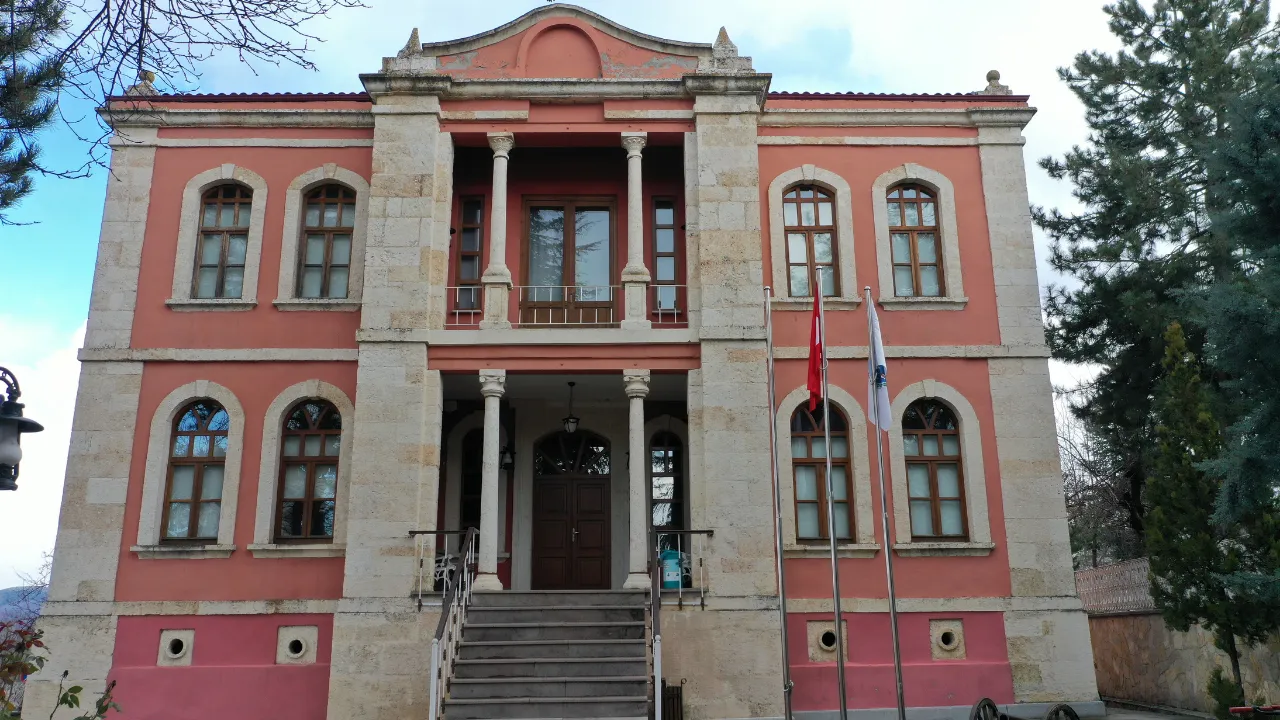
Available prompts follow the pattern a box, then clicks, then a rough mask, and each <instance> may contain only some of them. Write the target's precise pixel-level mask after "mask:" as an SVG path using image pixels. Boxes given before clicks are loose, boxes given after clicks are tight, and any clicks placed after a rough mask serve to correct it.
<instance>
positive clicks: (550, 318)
mask: <svg viewBox="0 0 1280 720" xmlns="http://www.w3.org/2000/svg"><path fill="white" fill-rule="evenodd" d="M515 290H516V293H517V295H516V296H517V297H518V298H519V302H520V325H521V326H523V327H530V326H535V327H547V326H583V327H612V326H614V325H616V324H617V323H618V319H619V318H618V315H619V313H618V302H617V301H618V298H619V297H620V296H621V293H620V292H619V289H618V286H616V285H517V286H516V288H515Z"/></svg>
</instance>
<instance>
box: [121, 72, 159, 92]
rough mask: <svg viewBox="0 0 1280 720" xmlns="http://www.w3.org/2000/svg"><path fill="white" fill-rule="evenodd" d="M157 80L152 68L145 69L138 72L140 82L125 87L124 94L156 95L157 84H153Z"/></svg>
mask: <svg viewBox="0 0 1280 720" xmlns="http://www.w3.org/2000/svg"><path fill="white" fill-rule="evenodd" d="M155 81H156V74H155V73H153V72H151V71H150V70H143V71H141V72H139V73H138V82H137V83H135V84H133V85H130V86H129V87H128V88H127V89H125V91H124V94H125V95H133V96H139V95H143V96H145V95H156V94H157V93H156V86H155V85H153V84H152V83H154V82H155Z"/></svg>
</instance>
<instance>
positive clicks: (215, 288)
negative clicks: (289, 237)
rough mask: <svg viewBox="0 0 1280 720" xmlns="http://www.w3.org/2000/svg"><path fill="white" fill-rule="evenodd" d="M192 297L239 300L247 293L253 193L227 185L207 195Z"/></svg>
mask: <svg viewBox="0 0 1280 720" xmlns="http://www.w3.org/2000/svg"><path fill="white" fill-rule="evenodd" d="M201 202H202V205H203V208H202V209H201V212H200V242H199V243H197V244H196V271H195V278H193V280H192V289H191V295H192V297H197V298H238V297H240V296H241V294H242V293H243V292H244V263H245V257H246V255H247V253H248V248H249V212H250V210H251V209H252V205H253V191H252V190H250V189H249V188H247V187H245V186H243V185H237V184H233V183H227V184H225V185H218V186H217V187H214V188H211V189H209V190H208V191H206V192H205V194H204V197H203V198H202V201H201Z"/></svg>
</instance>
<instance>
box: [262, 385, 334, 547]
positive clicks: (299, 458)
mask: <svg viewBox="0 0 1280 720" xmlns="http://www.w3.org/2000/svg"><path fill="white" fill-rule="evenodd" d="M341 448H342V416H341V415H340V414H339V413H338V410H337V408H335V407H334V406H333V405H332V404H331V403H329V402H328V401H325V400H318V399H311V400H304V401H302V402H300V403H298V405H296V406H295V407H294V409H293V412H291V413H289V415H288V416H287V417H286V418H285V421H284V432H283V442H282V443H281V444H280V492H279V496H278V497H279V500H278V503H277V504H278V508H277V514H276V528H277V531H276V538H277V540H300V539H309V540H331V539H333V520H334V512H335V510H336V508H337V497H338V454H339V451H340V450H341Z"/></svg>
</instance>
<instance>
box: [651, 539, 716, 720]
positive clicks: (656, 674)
mask: <svg viewBox="0 0 1280 720" xmlns="http://www.w3.org/2000/svg"><path fill="white" fill-rule="evenodd" d="M715 534H716V532H715V531H714V530H656V529H651V530H650V531H649V547H650V548H652V550H653V554H652V555H651V556H650V558H649V618H650V620H649V626H650V631H651V632H652V634H653V720H662V555H661V550H659V544H658V538H659V536H661V535H706V536H707V537H712V536H713V535H715ZM683 584H684V583H683V581H682V582H681V585H682V586H683ZM700 585H701V586H702V595H703V607H706V592H707V590H706V587H707V584H706V578H705V577H703V578H702V582H701V583H700ZM683 606H684V602H683V600H682V601H681V607H683Z"/></svg>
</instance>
